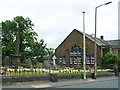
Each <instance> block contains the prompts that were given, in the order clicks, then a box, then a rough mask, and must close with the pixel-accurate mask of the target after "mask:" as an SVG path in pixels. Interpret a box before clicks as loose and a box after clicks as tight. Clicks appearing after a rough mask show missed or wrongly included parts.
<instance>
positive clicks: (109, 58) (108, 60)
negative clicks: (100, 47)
mask: <svg viewBox="0 0 120 90" xmlns="http://www.w3.org/2000/svg"><path fill="white" fill-rule="evenodd" d="M102 62H103V64H104V65H109V64H118V55H117V54H113V53H110V52H108V53H106V54H105V55H104V57H103V59H102Z"/></svg>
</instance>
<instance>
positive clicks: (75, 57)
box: [70, 45, 82, 64]
mask: <svg viewBox="0 0 120 90" xmlns="http://www.w3.org/2000/svg"><path fill="white" fill-rule="evenodd" d="M81 58H82V49H81V48H80V47H79V46H77V45H74V46H73V47H71V49H70V64H81Z"/></svg>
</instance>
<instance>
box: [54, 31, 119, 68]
mask: <svg viewBox="0 0 120 90" xmlns="http://www.w3.org/2000/svg"><path fill="white" fill-rule="evenodd" d="M85 40H86V65H87V67H93V66H94V37H93V36H92V35H88V34H85ZM96 44H97V66H98V68H99V67H101V66H102V60H101V59H102V57H103V55H104V54H105V53H106V52H113V51H114V53H118V51H117V49H116V50H114V47H112V46H111V44H110V42H107V41H105V40H104V39H103V36H101V37H100V39H99V38H97V40H96ZM55 51H56V56H57V61H56V63H57V64H58V65H61V66H66V67H76V66H77V65H78V66H79V67H80V68H82V67H83V65H82V63H83V33H82V32H81V31H78V30H76V29H74V30H73V31H72V32H71V33H70V34H69V35H68V36H67V37H66V38H65V40H64V41H63V42H62V43H61V44H60V45H59V46H58V47H57V48H56V50H55Z"/></svg>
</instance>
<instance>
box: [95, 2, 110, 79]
mask: <svg viewBox="0 0 120 90" xmlns="http://www.w3.org/2000/svg"><path fill="white" fill-rule="evenodd" d="M110 3H112V2H107V3H105V4H101V5H99V6H97V7H96V8H95V38H94V79H96V71H97V60H96V59H97V58H96V56H97V54H96V52H97V50H96V30H97V8H99V7H101V6H103V5H108V4H110Z"/></svg>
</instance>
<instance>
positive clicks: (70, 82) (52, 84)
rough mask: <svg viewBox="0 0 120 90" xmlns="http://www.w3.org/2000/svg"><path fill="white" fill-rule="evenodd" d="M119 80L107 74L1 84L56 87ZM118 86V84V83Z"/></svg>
mask: <svg viewBox="0 0 120 90" xmlns="http://www.w3.org/2000/svg"><path fill="white" fill-rule="evenodd" d="M112 80H116V81H117V82H118V81H119V79H118V77H115V76H109V77H99V78H97V79H91V78H87V79H86V80H84V79H64V80H62V79H60V80H58V81H57V82H51V81H39V82H28V83H14V84H11V85H2V88H58V87H64V86H73V85H84V84H89V83H97V82H105V81H112ZM118 86H119V85H118Z"/></svg>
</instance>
